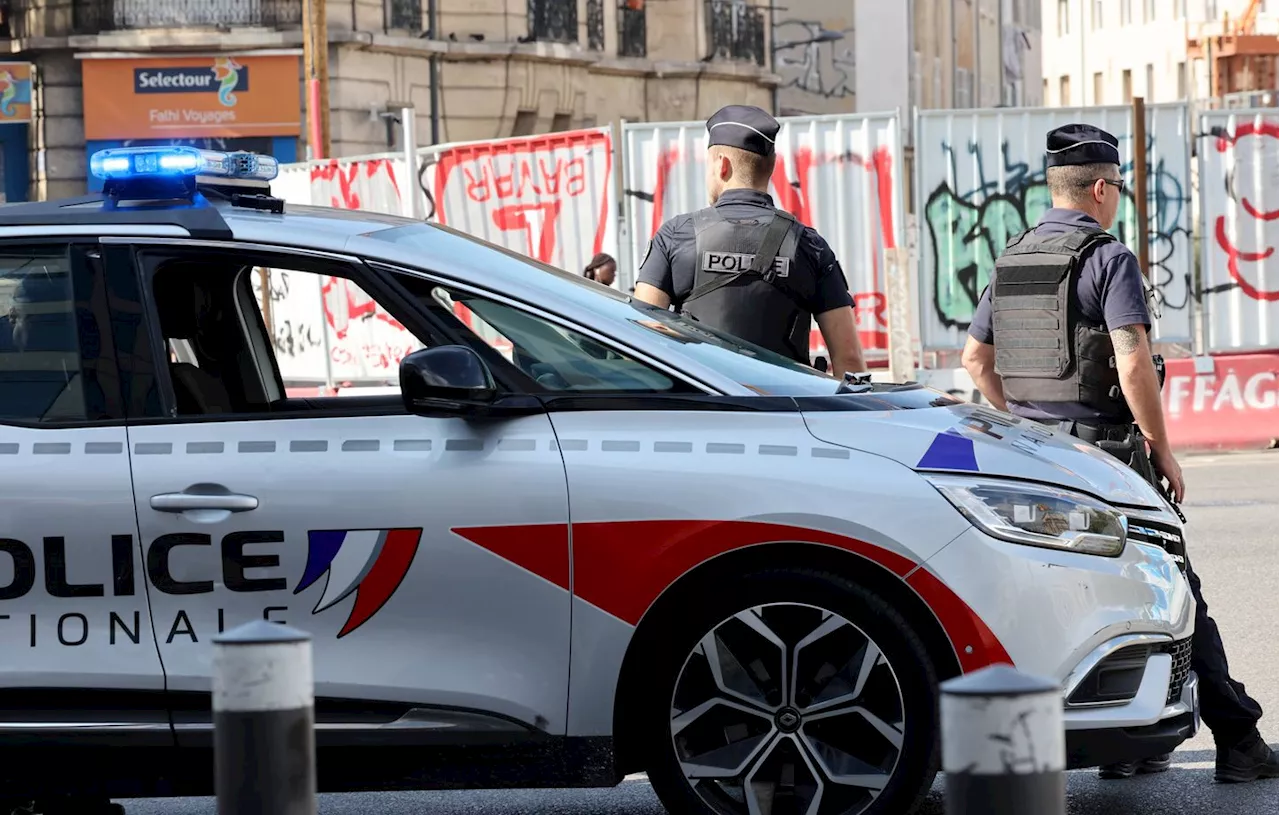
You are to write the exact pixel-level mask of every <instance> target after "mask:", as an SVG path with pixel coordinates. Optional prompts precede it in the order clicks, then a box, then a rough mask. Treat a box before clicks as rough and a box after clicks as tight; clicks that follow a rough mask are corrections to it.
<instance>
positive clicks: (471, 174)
mask: <svg viewBox="0 0 1280 815" xmlns="http://www.w3.org/2000/svg"><path fill="white" fill-rule="evenodd" d="M612 162H613V140H612V137H611V135H610V133H609V132H608V131H607V130H603V129H601V130H581V131H571V132H568V133H555V134H550V135H546V136H534V137H531V138H521V139H505V140H502V141H498V142H490V143H485V144H477V145H466V146H462V147H452V148H448V149H446V150H442V151H441V152H440V153H439V155H438V156H437V159H436V162H435V164H434V168H433V169H434V171H435V178H434V183H433V184H432V195H430V196H429V198H430V200H431V201H432V202H433V204H434V205H435V207H436V216H437V218H438V220H439V222H440V223H442V224H448V225H454V226H457V227H458V228H460V229H463V230H464V231H466V232H470V233H471V234H474V235H476V236H477V237H480V238H482V239H484V240H486V241H489V242H491V243H495V244H497V245H499V246H503V247H505V248H507V249H511V250H513V251H515V252H519V253H521V254H524V255H527V256H528V257H531V258H534V259H536V260H538V261H541V262H542V263H546V264H550V265H553V266H559V267H560V268H562V269H573V270H576V269H579V268H581V267H582V266H584V265H586V262H587V260H588V259H590V258H591V256H592V255H594V254H595V253H597V252H602V251H606V250H605V243H606V239H607V237H608V236H609V234H610V233H611V231H612V226H613V224H612V219H611V218H610V217H609V216H610V209H609V202H610V200H611V198H612V190H611V185H610V183H609V176H610V172H611V167H612Z"/></svg>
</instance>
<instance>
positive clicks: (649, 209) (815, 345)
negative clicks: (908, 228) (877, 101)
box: [619, 113, 904, 354]
mask: <svg viewBox="0 0 1280 815" xmlns="http://www.w3.org/2000/svg"><path fill="white" fill-rule="evenodd" d="M779 122H780V123H781V124H782V130H781V131H780V132H779V133H778V138H777V154H778V159H777V166H776V167H775V169H774V174H773V180H772V183H771V185H770V188H769V192H770V194H771V195H773V198H774V203H775V204H776V205H777V206H778V207H780V208H781V209H785V210H787V211H788V212H790V213H791V214H793V215H795V216H796V217H797V218H798V219H800V220H801V221H802V222H803V223H805V224H808V225H810V226H812V227H814V228H815V229H817V230H818V232H819V233H820V234H821V235H822V236H823V237H824V238H826V239H827V241H828V242H829V243H830V244H831V248H832V249H833V250H834V251H835V253H836V257H837V258H838V259H839V260H840V263H841V265H842V266H843V267H844V271H845V276H846V277H847V278H848V281H849V290H850V291H851V292H852V293H853V295H854V299H855V304H856V311H857V315H858V333H859V337H860V339H861V340H862V344H863V347H864V348H865V349H867V350H869V351H872V352H879V353H881V354H883V353H884V352H885V351H886V350H887V348H888V333H887V332H888V325H887V321H886V317H887V310H886V301H885V268H884V254H883V253H884V250H885V249H894V248H898V247H900V246H903V235H904V229H903V215H902V209H903V201H902V183H903V182H902V178H901V175H900V174H901V172H902V147H901V144H900V138H899V133H900V131H899V128H898V117H897V114H894V113H889V114H868V115H841V116H799V117H788V118H782V119H779ZM706 144H707V131H706V123H705V122H667V123H660V124H626V125H624V127H623V163H624V166H623V187H624V195H625V199H624V200H625V215H624V217H625V218H626V220H627V228H628V233H629V235H630V237H631V243H632V246H631V248H632V252H631V254H632V257H633V258H635V264H634V268H626V269H619V277H620V278H621V279H622V283H623V285H624V287H629V286H631V285H634V282H635V275H636V273H637V271H638V270H639V266H640V265H641V263H642V262H643V260H644V257H645V254H646V252H647V249H648V245H649V241H650V240H651V239H652V238H653V235H654V233H656V232H657V231H658V227H659V226H661V225H662V223H663V222H664V221H666V220H669V219H670V218H672V217H674V216H676V215H680V214H683V213H688V212H693V211H694V210H697V209H701V208H702V207H704V206H706V205H707V193H706V178H705V171H706V164H705V160H704V154H705V151H706ZM812 333H813V338H812V341H811V350H813V351H814V352H815V353H825V349H824V348H823V347H822V342H821V336H820V335H819V334H818V332H817V331H816V328H815V329H814V331H813V332H812Z"/></svg>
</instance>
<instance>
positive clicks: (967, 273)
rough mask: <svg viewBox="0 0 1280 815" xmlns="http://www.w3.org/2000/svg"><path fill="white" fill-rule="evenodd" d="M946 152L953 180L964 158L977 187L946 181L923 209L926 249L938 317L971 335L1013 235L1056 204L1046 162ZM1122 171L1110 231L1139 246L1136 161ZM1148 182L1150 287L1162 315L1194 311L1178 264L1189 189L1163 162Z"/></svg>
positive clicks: (954, 149)
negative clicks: (975, 315)
mask: <svg viewBox="0 0 1280 815" xmlns="http://www.w3.org/2000/svg"><path fill="white" fill-rule="evenodd" d="M1127 138H1131V137H1124V138H1122V139H1121V142H1122V143H1121V153H1122V154H1124V153H1125V152H1126V149H1125V146H1124V143H1123V142H1124V141H1125V139H1127ZM940 150H941V152H942V153H943V155H944V158H945V161H946V162H947V163H948V164H949V165H950V172H949V173H948V175H947V178H949V179H954V178H958V177H959V175H958V173H957V172H956V165H957V162H958V161H960V160H963V161H965V162H966V163H969V162H972V163H973V164H974V165H975V166H976V168H977V169H976V173H977V180H976V183H975V184H972V185H965V186H963V187H961V188H959V189H957V188H955V187H954V186H952V184H951V183H950V182H947V181H944V182H942V183H941V184H938V185H937V186H936V187H934V188H933V189H932V190H931V191H930V192H929V194H928V198H927V200H926V202H925V205H924V217H925V226H926V229H927V233H928V240H927V243H928V246H927V247H926V248H925V250H924V251H925V252H926V253H927V256H929V257H931V259H932V269H933V271H934V274H933V287H932V300H933V308H934V312H935V316H936V319H937V321H938V323H940V324H941V325H942V326H945V327H947V328H957V329H960V330H964V329H967V328H968V327H969V322H970V321H971V320H972V319H973V313H974V310H975V308H976V307H977V304H978V299H979V298H980V296H981V295H982V291H983V289H984V288H986V285H987V282H988V281H989V280H990V278H991V271H992V269H993V268H994V267H995V261H996V258H998V257H999V256H1000V254H1001V253H1002V252H1003V251H1004V248H1005V245H1006V244H1007V242H1008V241H1009V239H1010V238H1011V237H1013V236H1014V235H1016V234H1018V233H1019V232H1021V231H1022V230H1024V229H1027V228H1028V227H1029V226H1034V225H1035V224H1036V222H1037V221H1038V220H1039V219H1040V216H1041V215H1043V214H1044V212H1045V211H1046V210H1048V209H1049V208H1050V207H1051V202H1050V196H1049V189H1048V185H1047V183H1046V181H1045V168H1044V163H1043V159H1041V161H1040V162H1039V164H1038V166H1033V165H1032V164H1031V163H1030V162H1028V161H1026V160H1023V159H1021V158H1019V157H1017V156H1014V155H1012V154H1011V151H1010V148H1009V143H1008V142H1007V141H1005V142H1002V143H1001V144H1000V145H999V146H998V147H994V146H992V145H983V144H974V143H972V142H971V143H969V144H967V145H964V146H958V145H952V144H950V143H947V142H945V141H944V142H942V144H941V145H940ZM957 154H960V155H959V156H958V155H957ZM1147 155H1148V156H1158V153H1156V151H1155V140H1154V137H1148V140H1147ZM1121 173H1122V174H1123V176H1124V178H1125V179H1126V181H1128V182H1129V186H1128V187H1126V189H1125V192H1124V199H1123V201H1122V202H1121V205H1120V209H1119V212H1118V213H1117V217H1116V223H1115V225H1114V226H1113V227H1112V228H1111V232H1112V234H1114V235H1115V236H1116V237H1118V238H1119V239H1120V240H1122V241H1124V242H1125V243H1127V244H1129V245H1130V246H1132V245H1133V243H1134V234H1133V232H1134V229H1135V227H1134V223H1135V220H1136V204H1135V202H1134V198H1133V191H1132V189H1131V188H1130V187H1131V186H1132V183H1133V163H1132V162H1129V163H1128V164H1125V165H1124V166H1122V167H1121ZM1147 184H1148V194H1147V220H1148V226H1147V228H1148V232H1149V236H1150V241H1151V243H1150V251H1149V257H1150V282H1151V284H1152V285H1153V286H1154V289H1155V298H1156V302H1157V304H1158V306H1159V308H1160V311H1162V312H1163V313H1165V314H1168V313H1169V312H1171V311H1175V312H1176V311H1183V310H1185V309H1187V307H1188V301H1189V296H1188V294H1189V291H1190V269H1188V268H1181V267H1180V266H1179V267H1178V268H1175V265H1176V264H1177V259H1178V258H1180V257H1182V256H1183V255H1185V253H1186V251H1187V247H1188V245H1189V240H1190V233H1189V232H1188V230H1187V226H1186V225H1187V213H1188V211H1189V206H1190V199H1189V197H1188V196H1189V190H1188V189H1187V186H1186V184H1184V182H1183V179H1182V178H1180V174H1179V173H1176V172H1174V171H1173V170H1172V168H1170V167H1167V166H1166V164H1165V160H1164V159H1163V158H1157V159H1156V160H1155V161H1154V163H1148V165H1147Z"/></svg>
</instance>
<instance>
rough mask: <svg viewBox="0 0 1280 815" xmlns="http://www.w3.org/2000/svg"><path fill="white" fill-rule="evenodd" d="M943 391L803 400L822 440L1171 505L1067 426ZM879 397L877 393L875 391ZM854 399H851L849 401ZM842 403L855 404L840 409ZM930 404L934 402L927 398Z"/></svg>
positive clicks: (937, 467)
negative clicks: (883, 402)
mask: <svg viewBox="0 0 1280 815" xmlns="http://www.w3.org/2000/svg"><path fill="white" fill-rule="evenodd" d="M937 395H938V396H941V397H943V398H942V399H939V400H937V401H935V402H933V403H932V404H937V405H940V406H938V407H930V406H924V407H913V408H906V407H905V406H894V407H893V408H892V409H889V410H875V409H870V410H868V409H867V408H866V407H854V406H853V405H854V402H853V400H860V399H861V398H863V397H859V396H843V397H838V398H835V399H823V400H821V401H820V402H818V401H815V402H814V403H813V404H812V405H811V406H809V407H807V406H806V405H805V404H804V401H805V400H797V401H800V402H801V411H802V412H803V413H804V417H805V422H806V424H807V425H808V426H809V432H810V433H812V434H813V435H814V437H816V438H818V439H819V440H821V441H824V442H827V443H828V444H835V445H839V446H841V447H848V448H850V449H853V450H860V451H863V452H867V453H873V454H875V455H880V456H884V457H885V458H889V459H893V460H894V461H897V462H899V463H901V464H904V465H906V466H908V467H911V468H912V469H915V470H920V471H940V472H954V473H971V474H973V475H986V476H1003V477H1007V478H1021V479H1027V480H1031V481H1040V482H1045V483H1049V484H1056V485H1060V486H1063V487H1068V488H1071V489H1075V490H1080V491H1083V492H1087V493H1090V494H1093V495H1095V496H1097V497H1099V498H1102V499H1105V500H1107V501H1110V502H1111V503H1114V504H1122V505H1127V506H1134V507H1146V508H1152V509H1165V508H1167V504H1166V502H1165V500H1164V498H1163V497H1162V496H1161V495H1160V494H1159V493H1158V492H1156V491H1155V489H1153V488H1152V486H1151V485H1150V484H1149V483H1147V482H1146V481H1145V480H1143V479H1142V478H1141V477H1140V476H1139V475H1138V474H1137V473H1136V472H1134V471H1133V470H1132V469H1131V468H1129V467H1127V466H1125V465H1124V464H1122V463H1121V462H1120V461H1119V460H1118V459H1116V458H1115V457H1114V456H1112V455H1110V454H1108V453H1105V452H1103V451H1102V450H1099V449H1098V448H1097V447H1095V446H1093V445H1092V444H1087V443H1085V442H1083V441H1081V440H1080V439H1078V438H1076V437H1075V436H1072V435H1070V434H1068V433H1063V432H1060V431H1058V430H1052V429H1050V428H1048V427H1046V426H1045V425H1042V424H1039V423H1038V422H1033V421H1030V420H1027V419H1020V418H1018V417H1016V416H1010V415H1009V414H1007V413H1000V412H998V411H995V410H992V409H991V408H986V407H981V406H978V405H974V404H971V403H967V402H955V401H954V400H950V399H948V398H947V397H946V396H945V395H944V394H941V393H939V394H937ZM872 398H873V399H874V397H872ZM845 400H849V401H845ZM841 403H843V404H845V405H847V406H848V408H849V409H841V407H840V404H841ZM925 404H926V405H927V404H930V403H925Z"/></svg>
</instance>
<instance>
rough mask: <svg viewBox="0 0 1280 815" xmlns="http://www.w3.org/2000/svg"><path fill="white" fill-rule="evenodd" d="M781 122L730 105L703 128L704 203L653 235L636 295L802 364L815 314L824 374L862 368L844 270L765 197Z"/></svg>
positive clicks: (832, 255) (822, 244) (808, 230)
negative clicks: (827, 359)
mask: <svg viewBox="0 0 1280 815" xmlns="http://www.w3.org/2000/svg"><path fill="white" fill-rule="evenodd" d="M779 129H780V125H779V124H778V122H777V120H776V119H774V118H773V117H772V116H770V115H769V114H768V113H765V112H764V111H763V110H761V109H760V108H757V107H752V106H748V105H729V106H728V107H724V108H721V109H720V110H719V111H718V112H717V113H716V114H715V115H714V116H712V117H711V118H710V119H709V120H708V121H707V161H706V166H707V193H708V198H709V199H710V203H711V206H709V207H707V208H706V209H701V210H698V211H697V212H694V213H692V214H689V215H680V216H677V217H675V218H672V219H671V220H669V221H667V222H666V223H665V224H663V225H662V226H661V228H659V229H658V232H657V234H656V235H654V237H653V240H652V241H651V242H650V243H649V252H648V254H646V255H645V259H644V262H643V263H642V264H641V267H640V274H639V280H638V282H637V284H636V290H635V296H636V297H637V298H638V299H640V300H643V301H644V302H646V303H649V304H651V305H655V306H658V307H659V308H668V307H670V306H671V305H672V304H674V305H675V306H676V310H677V311H680V312H681V313H683V314H685V315H686V316H689V317H692V318H694V319H696V320H698V321H699V322H702V323H704V324H706V325H708V326H710V327H712V328H716V329H719V330H721V331H724V332H726V333H728V334H732V335H734V336H736V337H738V338H740V339H743V340H746V341H748V342H750V343H753V344H755V345H758V346H761V347H763V348H765V349H768V350H770V351H774V352H775V353H778V354H781V355H783V356H785V357H789V358H791V359H794V360H796V361H797V362H801V363H804V364H806V365H807V364H810V359H809V328H810V326H811V325H812V321H813V319H814V318H815V317H816V318H817V321H818V328H819V329H820V330H821V332H822V337H823V339H824V340H825V341H826V345H827V350H828V352H829V354H830V356H831V367H832V371H833V372H834V373H835V374H837V375H842V374H844V373H845V372H850V373H858V372H861V371H864V370H865V369H866V366H865V364H864V362H863V358H862V347H861V345H860V344H859V343H858V333H857V330H856V327H855V324H854V313H853V298H852V297H851V296H850V295H849V285H848V283H847V282H846V281H845V276H844V270H843V269H841V268H840V263H839V262H838V261H837V260H836V256H835V253H834V252H832V251H831V247H830V246H828V245H827V242H826V241H825V240H823V239H822V237H821V236H820V235H819V234H818V233H817V232H816V231H814V230H813V229H812V228H810V227H807V226H805V225H803V224H801V223H800V222H799V221H797V220H796V219H795V218H794V217H793V216H792V215H791V214H790V213H787V212H785V211H782V210H779V209H776V208H774V205H773V198H772V197H770V195H769V194H768V189H769V179H770V177H771V176H772V175H773V166H774V140H775V139H776V138H777V135H778V130H779Z"/></svg>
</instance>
